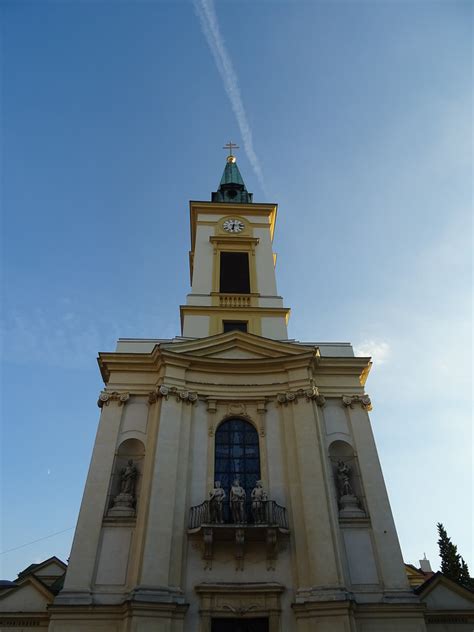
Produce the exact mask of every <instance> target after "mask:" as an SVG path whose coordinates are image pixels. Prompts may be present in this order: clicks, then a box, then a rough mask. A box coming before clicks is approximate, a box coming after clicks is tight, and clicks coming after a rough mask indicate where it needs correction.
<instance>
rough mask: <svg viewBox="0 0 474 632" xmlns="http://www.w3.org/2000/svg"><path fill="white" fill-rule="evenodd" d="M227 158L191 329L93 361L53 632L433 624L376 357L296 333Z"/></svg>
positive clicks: (197, 238) (258, 223)
mask: <svg viewBox="0 0 474 632" xmlns="http://www.w3.org/2000/svg"><path fill="white" fill-rule="evenodd" d="M276 216H277V206H276V205H275V204H263V203H262V204H261V203H254V202H253V199H252V194H250V193H249V192H248V191H247V189H246V187H245V184H244V182H243V180H242V177H241V175H240V172H239V169H238V167H237V164H236V161H235V156H233V155H232V153H230V155H229V156H228V158H227V162H226V165H225V169H224V174H223V176H222V180H221V183H220V186H219V188H218V191H216V192H215V193H213V194H212V197H211V201H208V202H199V201H196V202H194V201H193V202H191V203H190V225H191V251H190V272H191V292H190V294H189V295H188V297H187V301H186V304H185V305H183V306H181V308H180V309H181V324H182V335H181V336H179V337H176V338H175V339H172V340H161V339H146V340H136V339H120V340H119V341H118V344H117V348H116V350H115V351H114V352H110V353H100V354H99V366H100V370H101V374H102V377H103V379H104V383H105V388H104V390H103V391H102V392H101V393H100V396H99V400H98V404H99V407H100V408H101V416H100V422H99V428H98V432H97V437H96V441H95V446H94V450H93V454H92V460H91V464H90V469H89V473H88V477H87V482H86V486H85V491H84V496H83V500H82V505H81V510H80V514H79V518H78V523H77V528H76V532H75V536H74V542H73V547H72V552H71V557H70V561H69V566H68V570H67V573H66V577H65V581H64V587H63V589H62V591H61V592H60V593H59V594H58V595H57V596H56V598H55V600H54V602H53V605H52V606H51V607H50V623H49V629H50V630H51V631H52V632H73V631H74V632H79V631H81V630H84V632H86V631H87V632H102V631H103V632H112V631H113V632H126V631H127V632H129V631H130V632H131V631H133V632H152V631H154V632H165V631H166V632H184V631H186V632H188V631H189V632H237V631H239V632H277V631H278V632H349V631H350V632H380V631H385V630H386V631H387V632H389V631H390V632H395V631H396V632H399V631H400V632H402V631H406V632H422V631H423V630H425V623H424V616H423V608H422V606H421V604H420V601H419V598H418V596H417V595H416V594H414V592H413V591H412V590H411V588H410V586H409V584H408V580H407V576H406V572H405V567H404V564H403V561H402V556H401V551H400V546H399V542H398V537H397V533H396V529H395V525H394V521H393V518H392V514H391V509H390V503H389V500H388V496H387V492H386V488H385V484H384V480H383V476H382V470H381V467H380V463H379V460H378V456H377V450H376V446H375V442H374V438H373V435H372V430H371V426H370V420H369V416H368V413H369V411H370V409H371V404H370V399H369V397H368V395H367V394H366V392H365V390H364V385H365V381H366V378H367V375H368V373H369V370H370V366H371V365H370V358H366V357H355V356H354V353H353V350H352V347H351V345H350V344H347V343H304V342H296V341H293V340H289V339H288V334H287V322H288V317H289V313H290V310H289V309H288V308H287V307H285V306H284V304H283V300H282V298H281V297H280V296H278V293H277V288H276V280H275V261H276V257H275V255H274V253H273V250H272V242H273V234H274V230H275V223H276Z"/></svg>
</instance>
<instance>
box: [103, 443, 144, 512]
mask: <svg viewBox="0 0 474 632" xmlns="http://www.w3.org/2000/svg"><path fill="white" fill-rule="evenodd" d="M144 458H145V446H144V444H143V443H142V441H140V439H135V438H131V439H125V441H122V443H120V445H119V446H118V447H117V450H116V452H115V459H114V466H113V469H112V476H111V480H110V486H109V494H108V498H107V510H109V509H111V508H112V507H113V505H114V499H115V498H116V497H117V495H118V494H119V493H120V489H121V479H122V472H123V471H124V470H125V468H126V467H127V464H128V462H129V461H133V466H134V467H135V468H136V469H137V476H136V479H135V485H134V496H135V507H136V506H137V505H138V501H139V498H140V489H141V480H142V473H143V460H144Z"/></svg>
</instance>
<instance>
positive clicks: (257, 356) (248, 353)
mask: <svg viewBox="0 0 474 632" xmlns="http://www.w3.org/2000/svg"><path fill="white" fill-rule="evenodd" d="M162 348H163V349H165V350H166V351H171V352H173V353H179V354H186V355H192V356H199V357H202V358H209V359H212V358H215V359H230V360H234V359H235V360H237V359H238V360H266V359H270V358H285V357H286V358H290V357H294V356H298V355H305V354H308V353H315V350H316V348H315V347H311V346H303V345H298V344H295V343H291V342H280V341H277V340H271V339H269V338H262V337H261V336H255V335H253V334H248V333H245V332H241V331H232V332H228V333H225V334H218V335H216V336H208V337H207V338H199V339H197V340H190V341H185V342H178V343H172V344H167V345H163V347H162Z"/></svg>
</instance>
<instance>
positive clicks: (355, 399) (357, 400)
mask: <svg viewBox="0 0 474 632" xmlns="http://www.w3.org/2000/svg"><path fill="white" fill-rule="evenodd" d="M342 403H343V404H344V406H345V407H346V408H354V404H360V405H361V406H362V408H363V409H364V410H372V402H371V401H370V397H369V396H368V395H343V396H342Z"/></svg>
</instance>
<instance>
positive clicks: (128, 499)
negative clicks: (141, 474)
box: [108, 459, 138, 518]
mask: <svg viewBox="0 0 474 632" xmlns="http://www.w3.org/2000/svg"><path fill="white" fill-rule="evenodd" d="M137 477H138V470H137V468H136V467H135V465H134V464H133V459H129V460H128V462H127V465H126V466H125V467H123V468H122V469H121V470H120V492H119V493H118V495H117V496H115V498H114V500H113V503H112V507H111V508H110V509H109V511H108V515H109V516H117V517H123V518H124V517H127V516H134V515H135V504H136V498H135V485H136V482H137Z"/></svg>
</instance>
